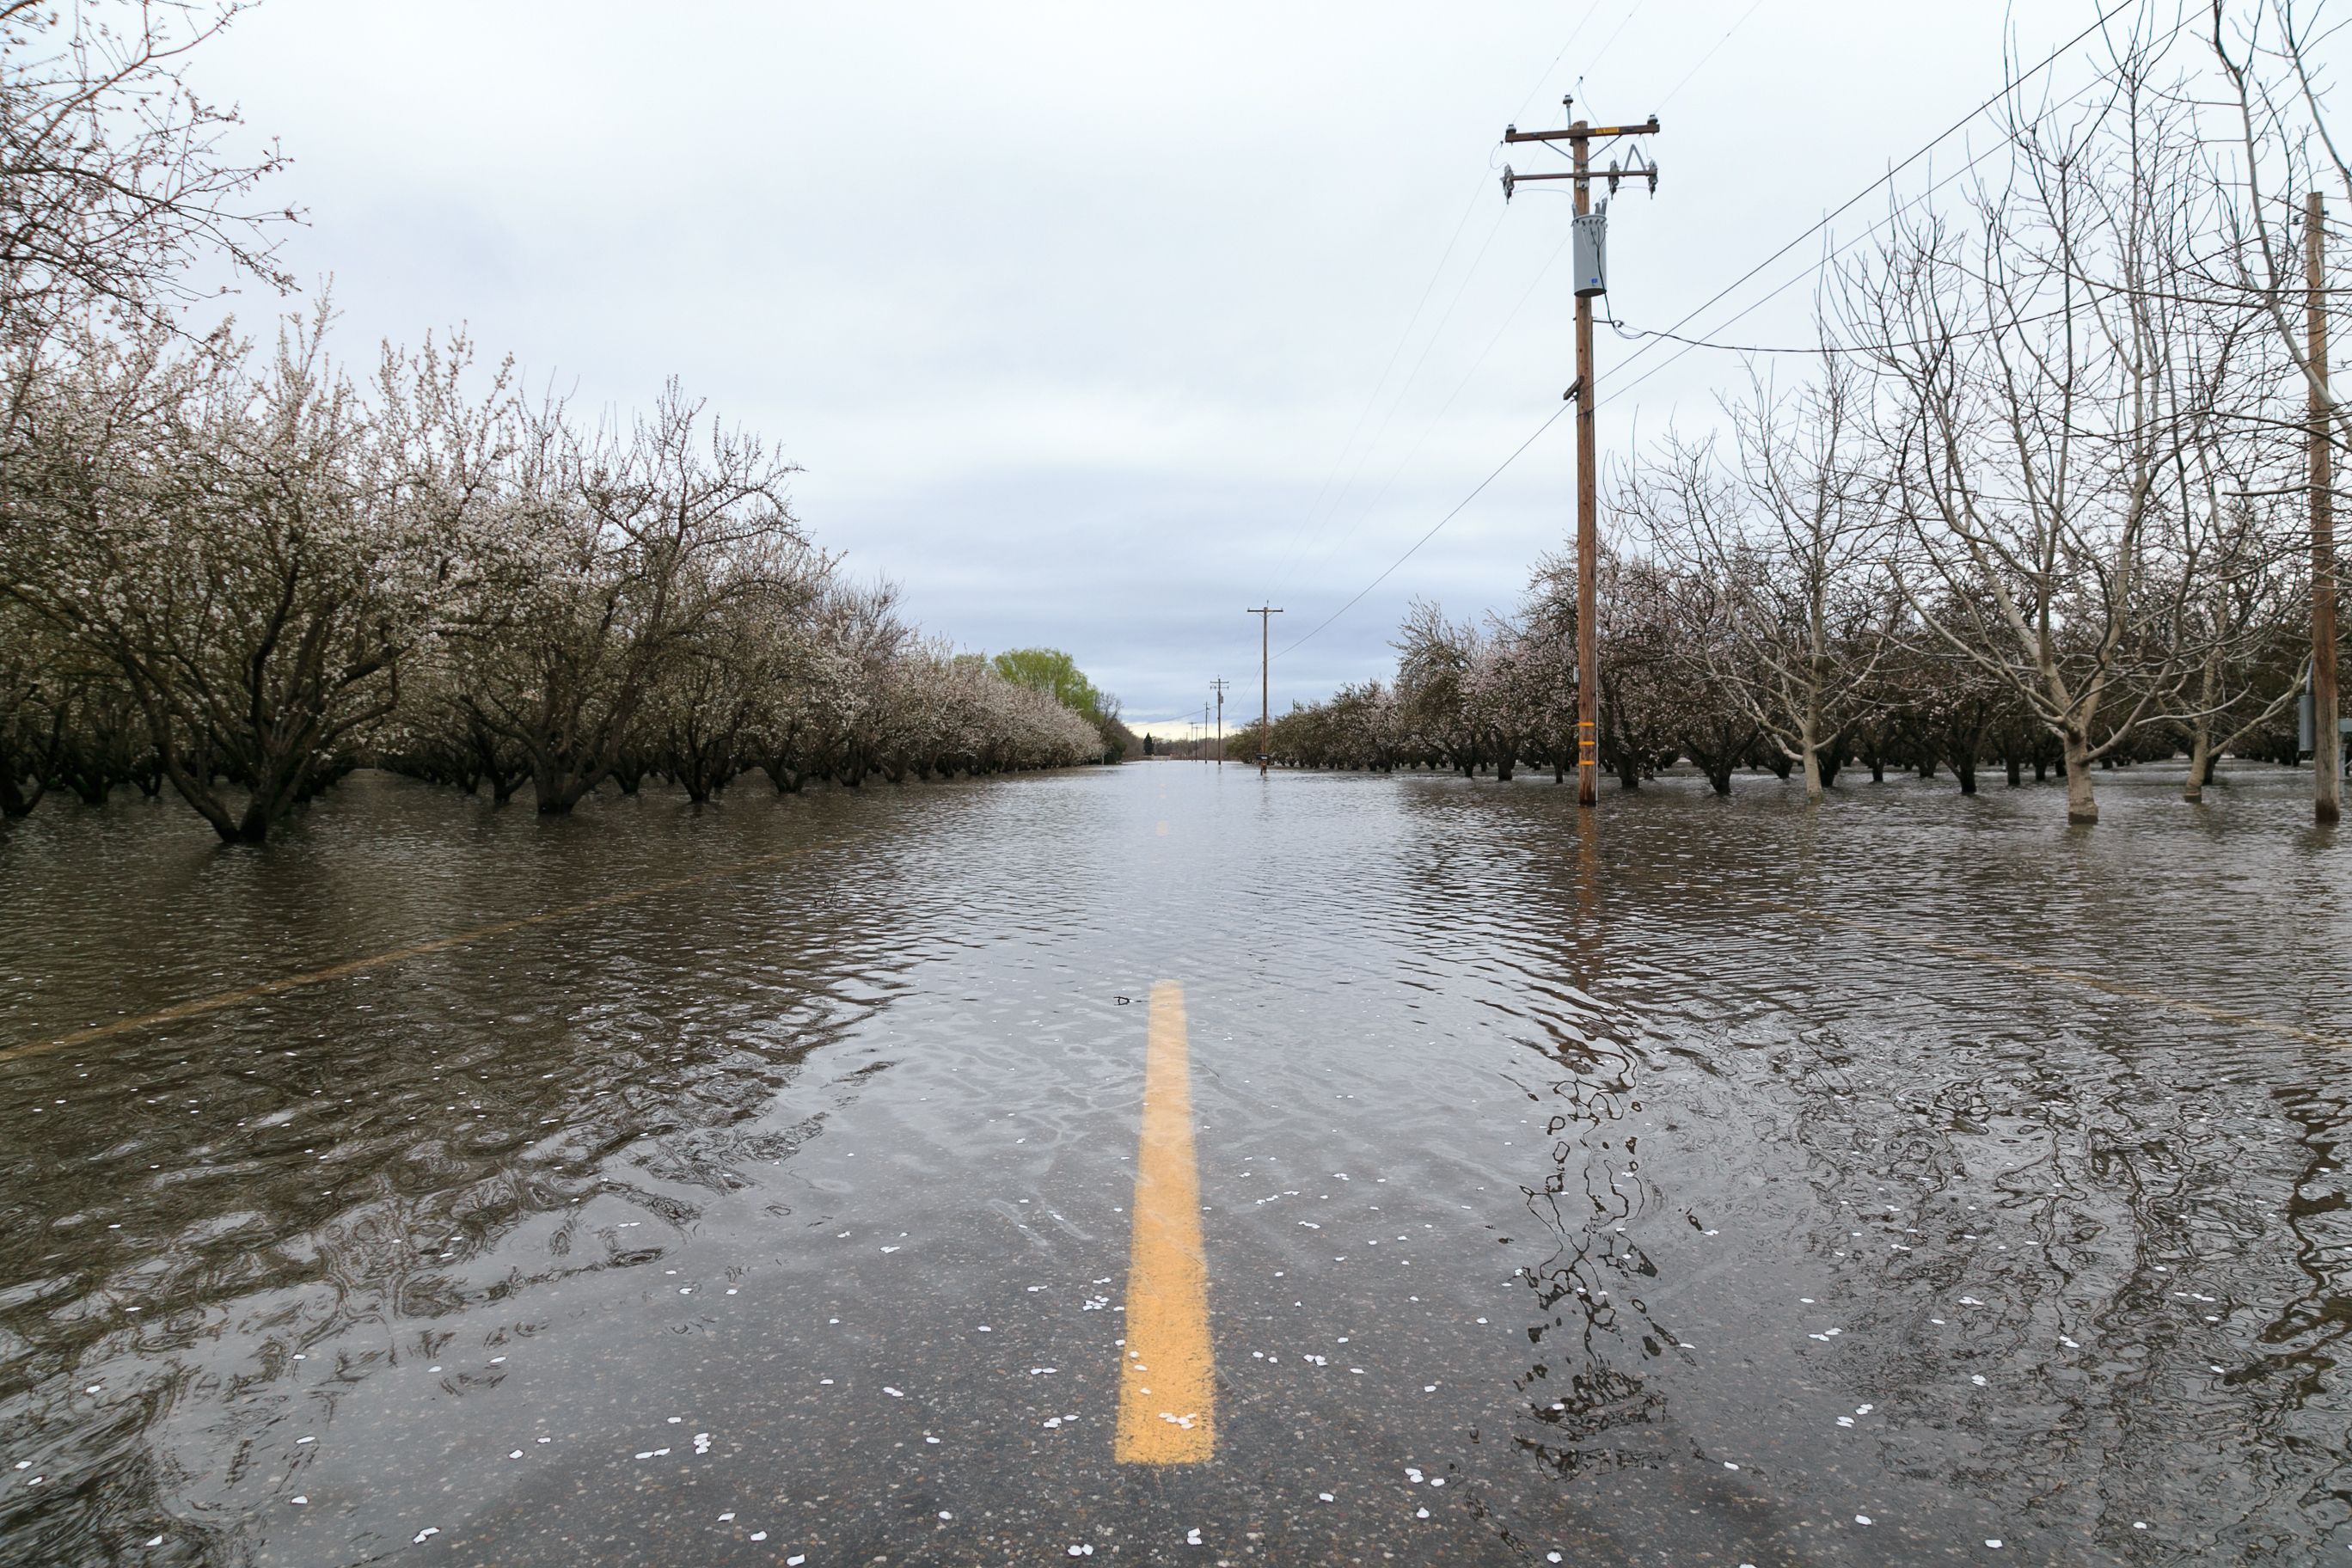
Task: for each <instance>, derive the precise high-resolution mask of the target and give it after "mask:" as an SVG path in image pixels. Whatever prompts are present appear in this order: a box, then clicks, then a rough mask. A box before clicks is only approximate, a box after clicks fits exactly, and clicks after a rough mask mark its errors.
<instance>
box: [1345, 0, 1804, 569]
mask: <svg viewBox="0 0 2352 1568" xmlns="http://www.w3.org/2000/svg"><path fill="white" fill-rule="evenodd" d="M1637 3H1638V0H1637ZM1759 3H1760V0H1759ZM1600 12H1601V0H1590V4H1588V5H1586V6H1585V8H1584V15H1583V16H1582V17H1581V18H1580V19H1579V20H1578V22H1577V24H1576V26H1574V27H1572V28H1570V30H1569V35H1568V37H1567V38H1566V39H1564V40H1563V41H1562V42H1561V44H1560V46H1559V53H1557V54H1555V55H1553V56H1552V58H1551V62H1550V64H1549V65H1547V66H1545V67H1544V68H1543V70H1542V72H1541V73H1540V74H1539V75H1538V77H1537V78H1536V81H1535V85H1534V86H1533V87H1531V88H1529V89H1528V95H1527V97H1526V98H1525V99H1524V100H1521V101H1520V104H1519V107H1518V109H1517V111H1515V112H1514V114H1513V116H1512V118H1513V119H1514V120H1516V119H1517V116H1518V115H1519V114H1524V113H1526V112H1527V109H1528V105H1529V104H1531V103H1533V102H1534V101H1535V100H1536V96H1537V95H1538V93H1540V92H1542V91H1543V88H1544V83H1545V82H1546V81H1548V80H1549V79H1550V78H1551V73H1552V72H1553V71H1554V70H1555V69H1557V68H1559V62H1560V61H1561V60H1563V59H1565V58H1568V51H1569V50H1570V49H1571V48H1573V47H1575V46H1576V40H1577V39H1578V38H1580V37H1583V35H1584V29H1585V28H1586V27H1587V26H1590V25H1591V21H1592V18H1593V17H1594V16H1598V15H1600ZM1621 29H1622V24H1621ZM1485 191H1486V176H1484V175H1482V176H1480V178H1479V181H1478V184H1477V185H1476V187H1475V189H1473V190H1472V192H1471V194H1470V200H1469V202H1468V203H1467V204H1466V205H1464V207H1463V209H1462V216H1461V217H1460V218H1458V219H1456V220H1455V222H1454V232H1453V234H1452V235H1451V236H1450V237H1448V238H1447V240H1446V242H1445V249H1444V252H1443V253H1441V254H1440V255H1439V257H1438V258H1437V265H1436V266H1435V267H1434V268H1432V269H1431V271H1430V274H1429V280H1428V281H1427V282H1426V283H1424V284H1423V285H1422V289H1421V296H1420V298H1419V299H1418V300H1415V301H1414V303H1413V308H1412V314H1411V315H1410V316H1409V317H1407V318H1406V320H1405V324H1404V330H1403V331H1401V332H1400V333H1398V335H1397V341H1396V346H1395V347H1394V348H1392V349H1391V350H1390V351H1389V356H1388V358H1387V360H1386V361H1385V362H1383V363H1382V364H1381V374H1379V375H1378V376H1376V377H1375V378H1373V381H1372V386H1371V390H1370V392H1368V393H1367V394H1365V396H1364V405H1363V407H1362V408H1361V409H1360V411H1359V412H1358V413H1357V415H1356V419H1355V423H1354V424H1353V425H1352V426H1349V431H1348V438H1347V439H1346V440H1345V441H1343V442H1342V443H1340V446H1339V456H1338V457H1336V458H1333V459H1332V463H1331V471H1330V472H1329V473H1328V474H1327V475H1326V476H1325V477H1324V480H1323V483H1322V485H1321V487H1320V488H1318V489H1317V491H1316V492H1315V500H1313V501H1312V502H1310V503H1309V504H1308V506H1307V522H1308V524H1309V526H1311V527H1312V528H1313V530H1314V537H1316V538H1320V537H1321V536H1322V533H1323V531H1324V529H1325V527H1326V526H1328V521H1329V520H1328V518H1327V517H1325V516H1324V515H1323V507H1324V501H1325V500H1326V498H1327V497H1328V499H1329V500H1330V503H1331V505H1332V507H1333V508H1334V509H1335V510H1336V509H1337V508H1338V507H1339V502H1340V500H1342V499H1344V498H1345V496H1346V495H1347V493H1348V490H1349V489H1350V488H1352V487H1353V486H1354V484H1355V476H1356V475H1357V474H1358V473H1360V472H1361V471H1362V469H1363V465H1364V463H1365V462H1366V461H1367V460H1368V459H1369V458H1370V451H1369V449H1368V450H1367V451H1366V453H1365V454H1364V455H1363V456H1362V457H1360V458H1357V460H1356V465H1355V468H1353V469H1351V470H1349V475H1348V478H1347V479H1346V480H1345V481H1343V482H1341V483H1340V486H1339V490H1338V492H1337V493H1336V494H1335V493H1334V492H1333V490H1332V488H1331V487H1332V484H1333V481H1334V480H1338V479H1339V474H1340V470H1341V469H1342V468H1347V466H1348V455H1349V453H1350V452H1352V451H1354V450H1355V447H1356V438H1357V437H1359V436H1360V435H1362V434H1363V429H1364V424H1365V422H1366V421H1367V420H1369V419H1370V417H1371V414H1372V409H1373V407H1374V406H1375V405H1377V404H1378V403H1379V402H1380V395H1381V388H1382V387H1384V386H1386V385H1387V384H1388V378H1389V374H1390V373H1391V371H1393V370H1394V369H1395V368H1396V363H1397V361H1398V360H1399V359H1400V358H1402V356H1403V354H1404V351H1405V347H1406V345H1407V344H1409V343H1410V342H1412V333H1413V329H1414V328H1415V327H1417V326H1418V325H1420V323H1421V317H1422V312H1423V310H1427V309H1428V306H1429V300H1430V296H1431V295H1432V294H1433V293H1435V292H1436V290H1437V283H1438V279H1441V278H1443V277H1444V275H1445V266H1446V263H1447V262H1449V261H1451V260H1452V259H1453V258H1454V247H1456V246H1458V245H1459V244H1460V243H1461V241H1462V233H1463V230H1464V229H1465V228H1467V227H1468V226H1469V224H1470V215H1471V214H1472V213H1473V212H1474V211H1475V210H1476V209H1477V205H1478V198H1479V196H1480V195H1481V194H1483V193H1484V192H1485ZM1501 226H1502V217H1501V215H1499V214H1498V215H1497V216H1496V220H1495V228H1494V229H1489V230H1488V231H1487V236H1486V241H1485V242H1482V243H1481V245H1480V247H1479V251H1478V255H1477V257H1475V258H1473V259H1472V261H1471V264H1470V267H1469V269H1468V270H1467V271H1465V273H1464V274H1463V279H1462V282H1461V284H1460V285H1458V286H1457V287H1456V288H1455V289H1454V300H1451V301H1449V302H1448V304H1447V306H1446V311H1445V315H1444V317H1441V318H1440V319H1439V321H1438V324H1437V326H1436V327H1435V328H1433V329H1432V331H1431V333H1430V338H1429V342H1427V343H1425V344H1423V348H1422V353H1421V356H1420V358H1419V359H1417V360H1415V361H1414V362H1413V368H1412V370H1410V371H1408V372H1406V373H1405V378H1404V381H1403V382H1402V383H1401V384H1399V386H1398V389H1397V396H1398V400H1399V402H1400V403H1402V399H1403V395H1404V390H1405V388H1406V387H1409V386H1410V385H1412V380H1413V377H1414V376H1416V375H1418V374H1420V373H1421V366H1422V365H1423V363H1426V362H1427V360H1428V358H1429V352H1430V349H1431V348H1432V347H1433V346H1434V345H1435V343H1436V341H1437V338H1438V335H1439V334H1440V333H1442V332H1443V331H1444V326H1445V322H1446V321H1449V320H1451V319H1452V316H1453V312H1454V305H1455V304H1458V303H1459V302H1460V300H1461V298H1462V293H1463V290H1464V289H1466V288H1467V287H1468V285H1469V281H1470V279H1471V278H1472V277H1474V276H1475V275H1476V273H1477V270H1478V264H1479V262H1481V261H1483V260H1484V259H1485V258H1486V247H1487V246H1488V245H1490V244H1491V243H1492V242H1493V240H1494V236H1495V231H1496V229H1499V228H1500V227H1501ZM1393 417H1395V406H1394V405H1391V410H1390V413H1389V414H1388V416H1385V417H1383V418H1382V420H1381V429H1382V430H1386V429H1387V428H1388V422H1389V420H1390V419H1391V418H1393ZM1374 439H1375V440H1377V439H1378V437H1377V435H1376V436H1375V437H1374Z"/></svg>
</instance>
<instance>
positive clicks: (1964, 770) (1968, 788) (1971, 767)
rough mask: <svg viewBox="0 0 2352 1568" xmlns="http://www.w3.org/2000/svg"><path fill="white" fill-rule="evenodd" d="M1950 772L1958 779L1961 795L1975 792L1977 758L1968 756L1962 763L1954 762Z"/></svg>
mask: <svg viewBox="0 0 2352 1568" xmlns="http://www.w3.org/2000/svg"><path fill="white" fill-rule="evenodd" d="M1952 772H1953V773H1954V774H1955V775H1956V776H1958V779H1959V781H1960V793H1961V794H1962V795H1974V794H1976V793H1977V760H1976V759H1975V758H1974V757H1970V758H1969V760H1968V761H1966V762H1964V763H1953V764H1952Z"/></svg>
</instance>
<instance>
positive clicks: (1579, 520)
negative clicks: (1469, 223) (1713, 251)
mask: <svg viewBox="0 0 2352 1568" xmlns="http://www.w3.org/2000/svg"><path fill="white" fill-rule="evenodd" d="M1559 102H1560V107H1561V108H1562V109H1563V110H1568V111H1570V113H1573V112H1574V110H1575V100H1573V99H1572V98H1563V99H1561V100H1559ZM1657 133H1658V117H1657V116H1656V115H1654V114H1653V115H1652V116H1650V119H1649V122H1648V123H1647V124H1643V125H1588V124H1586V123H1585V122H1584V121H1581V120H1571V121H1569V125H1568V129H1567V130H1565V131H1522V130H1520V129H1519V128H1518V127H1517V126H1516V125H1507V126H1505V127H1504V128H1503V140H1504V141H1506V142H1567V143H1568V144H1569V153H1570V160H1571V164H1570V171H1569V172H1568V173H1566V174H1513V173H1512V172H1511V170H1510V168H1509V166H1508V165H1505V167H1504V169H1503V199H1504V200H1505V201H1509V200H1510V199H1511V188H1512V187H1513V186H1514V185H1516V184H1518V183H1519V182H1521V181H1523V180H1573V181H1575V182H1576V218H1575V229H1574V237H1575V253H1576V256H1575V259H1576V384H1575V385H1574V386H1571V387H1570V388H1569V389H1568V392H1569V395H1570V396H1571V397H1573V398H1575V399H1576V804H1577V805H1588V806H1589V805H1599V804H1600V803H1601V746H1600V733H1601V731H1600V724H1601V652H1600V638H1599V637H1598V635H1597V632H1596V628H1595V623H1596V622H1597V621H1598V620H1599V619H1600V613H1599V611H1598V610H1597V609H1596V607H1595V604H1596V598H1597V595H1596V593H1595V591H1594V586H1593V584H1594V579H1596V578H1597V577H1599V576H1600V574H1601V535H1600V522H1599V519H1598V517H1597V516H1596V513H1598V512H1599V510H1600V509H1601V492H1600V486H1599V484H1598V483H1597V480H1596V476H1595V468H1594V465H1595V463H1596V461H1597V459H1596V458H1595V456H1594V453H1593V431H1592V402H1593V399H1592V387H1593V383H1592V300H1593V298H1594V296H1596V295H1600V294H1605V293H1607V292H1608V291H1609V267H1608V248H1607V239H1608V233H1609V230H1608V219H1609V204H1608V203H1606V202H1603V203H1601V211H1600V212H1598V213H1595V212H1593V210H1592V182H1593V181H1594V180H1596V179H1603V180H1607V181H1608V182H1609V190H1610V193H1611V194H1612V195H1614V194H1615V193H1616V190H1617V182H1618V181H1620V180H1623V179H1639V180H1647V181H1648V182H1649V184H1650V190H1651V193H1652V194H1653V195H1654V194H1656V191H1657V189H1658V166H1657V165H1656V164H1655V163H1649V162H1647V161H1643V162H1640V163H1636V164H1634V166H1633V167H1632V168H1630V169H1621V168H1619V167H1618V166H1617V164H1616V163H1614V162H1613V161H1612V163H1610V165H1609V167H1608V168H1607V169H1606V170H1604V171H1602V172H1601V174H1593V173H1592V142H1593V139H1594V138H1596V137H1598V138H1600V139H1601V140H1602V141H1609V140H1612V139H1613V138H1616V137H1619V136H1654V135H1656V134H1657ZM1635 156H1636V157H1637V158H1638V157H1640V154H1639V153H1636V154H1635Z"/></svg>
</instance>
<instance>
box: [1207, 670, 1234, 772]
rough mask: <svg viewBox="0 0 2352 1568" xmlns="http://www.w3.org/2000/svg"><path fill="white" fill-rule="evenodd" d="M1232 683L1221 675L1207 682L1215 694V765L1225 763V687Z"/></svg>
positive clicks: (1221, 765) (1220, 765)
mask: <svg viewBox="0 0 2352 1568" xmlns="http://www.w3.org/2000/svg"><path fill="white" fill-rule="evenodd" d="M1232 684H1233V682H1232V681H1230V680H1227V679H1225V678H1224V677H1223V676H1222V675H1221V676H1219V677H1218V678H1217V679H1214V680H1212V681H1211V682H1209V685H1210V687H1211V688H1212V689H1214V690H1215V692H1216V694H1217V766H1219V767H1221V768H1222V767H1223V766H1224V765H1225V688H1226V687H1228V686H1231V685H1232Z"/></svg>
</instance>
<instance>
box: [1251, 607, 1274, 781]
mask: <svg viewBox="0 0 2352 1568" xmlns="http://www.w3.org/2000/svg"><path fill="white" fill-rule="evenodd" d="M1242 614H1244V615H1245V616H1256V617H1257V771H1258V773H1259V774H1260V775H1261V776H1262V775H1263V774H1264V773H1265V769H1266V763H1267V762H1268V761H1269V760H1270V758H1271V756H1272V753H1273V752H1274V700H1273V694H1274V676H1273V669H1274V658H1273V655H1272V653H1271V651H1270V650H1271V649H1272V648H1273V647H1274V644H1273V641H1272V640H1271V628H1272V626H1274V617H1275V616H1278V615H1280V614H1282V612H1281V611H1280V610H1277V609H1276V608H1275V607H1274V606H1273V605H1265V606H1264V607H1263V608H1260V609H1255V610H1244V611H1243V612H1242Z"/></svg>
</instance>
